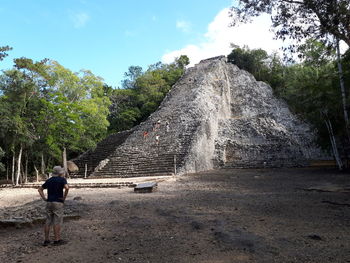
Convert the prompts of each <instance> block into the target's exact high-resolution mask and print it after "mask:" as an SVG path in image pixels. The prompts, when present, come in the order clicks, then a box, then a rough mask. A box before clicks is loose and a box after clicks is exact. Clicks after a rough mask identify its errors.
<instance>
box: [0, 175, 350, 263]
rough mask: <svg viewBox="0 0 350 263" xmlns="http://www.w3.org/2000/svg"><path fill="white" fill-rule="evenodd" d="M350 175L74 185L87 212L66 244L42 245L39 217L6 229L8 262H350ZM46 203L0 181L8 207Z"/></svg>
mask: <svg viewBox="0 0 350 263" xmlns="http://www.w3.org/2000/svg"><path fill="white" fill-rule="evenodd" d="M349 179H350V175H349V174H345V173H339V172H337V171H336V170H331V169H316V168H298V169H259V170H257V169H254V170H253V169H249V170H235V169H228V170H219V171H210V172H203V173H198V174H193V175H186V176H182V177H176V178H169V179H167V180H166V181H164V182H161V183H159V184H158V190H157V191H156V192H153V193H147V194H145V193H144V194H141V193H134V192H133V189H132V188H122V189H118V188H103V189H97V188H93V189H92V188H86V189H71V190H70V193H69V197H68V200H67V207H68V209H71V208H72V207H73V208H74V207H75V208H78V209H77V210H76V211H75V212H78V213H79V214H80V216H81V217H80V219H78V220H67V221H66V222H65V223H64V226H63V230H62V231H63V233H62V236H63V239H65V240H67V241H68V243H67V244H66V245H63V246H48V247H43V246H42V245H41V244H42V241H43V234H42V226H41V224H34V225H33V226H31V227H19V228H16V227H2V228H0V262H4V263H7V262H11V263H12V262H28V263H30V262H50V263H51V262H55V263H56V262H65V263H67V262H69V263H72V262H166V263H167V262H177V263H182V262H184V263H187V262H189V263H191V262H196V263H197V262H200V263H202V262H203V263H209V262H210V263H226V262H227V263H231V262H317V263H321V262H327V263H328V262H339V263H340V262H342V263H343V262H350V180H349ZM77 197H79V198H77ZM74 199H75V200H74ZM77 199H78V200H77ZM80 199H81V200H80ZM42 206H44V202H43V201H40V199H39V195H38V193H37V191H36V190H35V189H0V208H1V209H2V215H4V214H6V213H7V215H9V214H11V213H15V212H16V213H19V212H20V211H21V213H22V215H23V214H30V213H31V211H30V210H31V209H33V207H42ZM34 214H35V213H34Z"/></svg>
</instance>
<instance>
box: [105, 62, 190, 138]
mask: <svg viewBox="0 0 350 263" xmlns="http://www.w3.org/2000/svg"><path fill="white" fill-rule="evenodd" d="M188 64H189V59H188V57H187V56H180V57H179V58H177V59H175V61H174V62H173V63H170V64H163V63H161V62H157V63H155V64H153V65H150V66H149V67H148V69H147V70H146V71H145V72H143V70H142V68H141V67H138V66H131V67H129V70H128V72H127V73H125V77H126V79H124V81H123V82H122V83H123V89H116V90H114V91H113V92H112V94H111V95H110V98H111V101H112V105H111V106H110V115H109V117H108V120H109V122H110V124H111V125H110V127H109V131H110V132H116V131H123V130H127V129H130V128H132V127H133V126H135V125H137V124H139V123H140V122H142V121H144V120H146V119H147V118H148V116H149V115H150V114H151V113H153V112H154V111H155V110H156V109H157V108H158V107H159V105H160V103H161V102H162V100H163V98H164V97H165V95H166V94H167V93H168V92H169V90H170V89H171V87H172V86H173V85H174V84H175V83H176V81H177V80H178V79H179V78H180V77H181V76H182V74H183V73H184V71H185V67H186V66H187V65H188Z"/></svg>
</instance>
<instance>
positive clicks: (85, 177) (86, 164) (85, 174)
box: [84, 163, 87, 178]
mask: <svg viewBox="0 0 350 263" xmlns="http://www.w3.org/2000/svg"><path fill="white" fill-rule="evenodd" d="M86 175H87V163H86V164H85V175H84V178H86Z"/></svg>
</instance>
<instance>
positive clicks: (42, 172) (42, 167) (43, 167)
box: [41, 153, 45, 175]
mask: <svg viewBox="0 0 350 263" xmlns="http://www.w3.org/2000/svg"><path fill="white" fill-rule="evenodd" d="M41 174H42V175H44V174H45V161H44V153H41Z"/></svg>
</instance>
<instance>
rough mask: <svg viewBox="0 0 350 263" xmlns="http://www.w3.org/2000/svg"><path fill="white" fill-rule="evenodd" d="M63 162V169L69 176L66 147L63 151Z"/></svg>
mask: <svg viewBox="0 0 350 263" xmlns="http://www.w3.org/2000/svg"><path fill="white" fill-rule="evenodd" d="M62 162H63V169H64V172H65V175H66V176H68V175H69V174H68V168H67V150H66V147H64V148H63V152H62Z"/></svg>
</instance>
